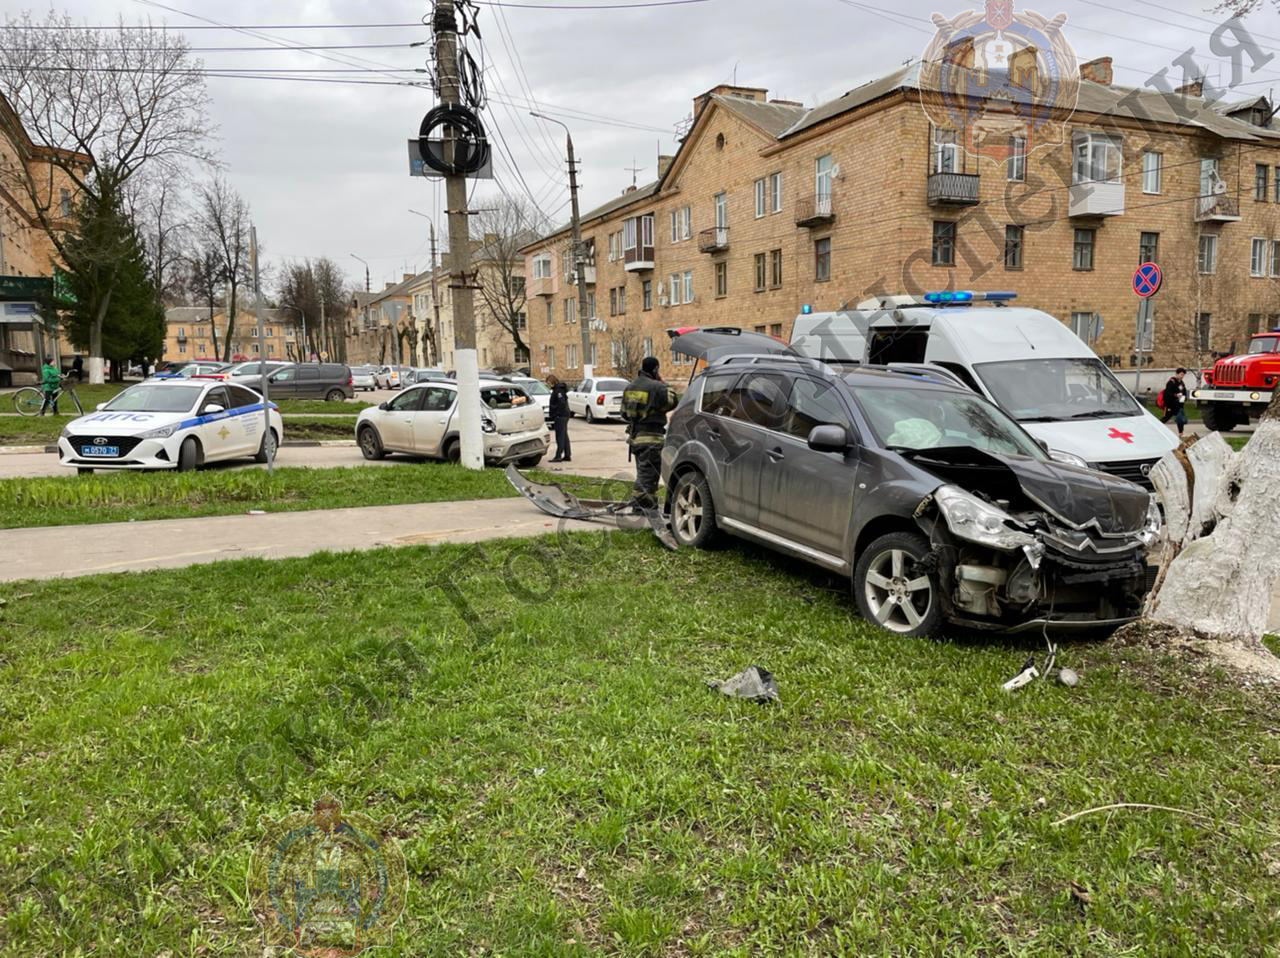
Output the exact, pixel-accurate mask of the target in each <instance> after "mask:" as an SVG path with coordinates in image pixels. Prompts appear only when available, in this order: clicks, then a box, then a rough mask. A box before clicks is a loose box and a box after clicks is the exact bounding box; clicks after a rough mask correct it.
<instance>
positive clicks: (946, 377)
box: [858, 363, 973, 392]
mask: <svg viewBox="0 0 1280 958" xmlns="http://www.w3.org/2000/svg"><path fill="white" fill-rule="evenodd" d="M858 368H860V369H874V370H877V371H880V372H886V373H898V374H899V375H901V376H911V377H912V378H914V379H929V380H932V381H933V382H936V383H941V384H944V385H947V386H959V387H960V388H961V389H963V390H964V391H965V392H973V389H972V388H971V387H970V386H969V384H968V383H966V382H965V381H964V380H963V379H961V378H960V377H959V376H957V375H956V374H955V373H953V372H952V371H951V370H950V369H947V368H946V367H945V366H936V365H934V364H933V363H863V364H862V365H861V366H860V367H858Z"/></svg>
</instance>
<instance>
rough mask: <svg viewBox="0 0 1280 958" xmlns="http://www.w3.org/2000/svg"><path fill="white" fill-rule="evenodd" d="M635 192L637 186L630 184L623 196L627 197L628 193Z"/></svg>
mask: <svg viewBox="0 0 1280 958" xmlns="http://www.w3.org/2000/svg"><path fill="white" fill-rule="evenodd" d="M635 191H636V185H635V184H634V183H628V184H627V188H626V189H625V190H623V191H622V195H623V196H626V195H627V194H628V193H634V192H635Z"/></svg>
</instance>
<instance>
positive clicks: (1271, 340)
mask: <svg viewBox="0 0 1280 958" xmlns="http://www.w3.org/2000/svg"><path fill="white" fill-rule="evenodd" d="M1277 343H1280V337H1277V336H1263V337H1261V338H1259V339H1255V340H1252V341H1251V342H1250V343H1249V355H1250V356H1254V355H1257V354H1258V353H1274V352H1275V351H1276V344H1277Z"/></svg>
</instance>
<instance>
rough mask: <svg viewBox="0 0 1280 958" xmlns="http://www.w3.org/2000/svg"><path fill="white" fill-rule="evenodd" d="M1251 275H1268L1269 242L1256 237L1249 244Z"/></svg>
mask: <svg viewBox="0 0 1280 958" xmlns="http://www.w3.org/2000/svg"><path fill="white" fill-rule="evenodd" d="M1249 275H1250V276H1266V275H1267V241H1266V240H1265V239H1262V238H1261V237H1257V236H1255V237H1254V238H1253V241H1252V242H1251V243H1250V244H1249Z"/></svg>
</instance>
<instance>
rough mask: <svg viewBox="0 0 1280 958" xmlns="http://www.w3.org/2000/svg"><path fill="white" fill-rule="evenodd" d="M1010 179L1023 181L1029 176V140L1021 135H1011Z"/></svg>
mask: <svg viewBox="0 0 1280 958" xmlns="http://www.w3.org/2000/svg"><path fill="white" fill-rule="evenodd" d="M1008 170H1009V174H1008V175H1009V179H1010V180H1013V181H1016V182H1019V183H1021V182H1022V181H1023V180H1025V179H1026V178H1027V141H1026V139H1025V138H1023V137H1021V136H1011V137H1009V163H1008Z"/></svg>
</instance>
